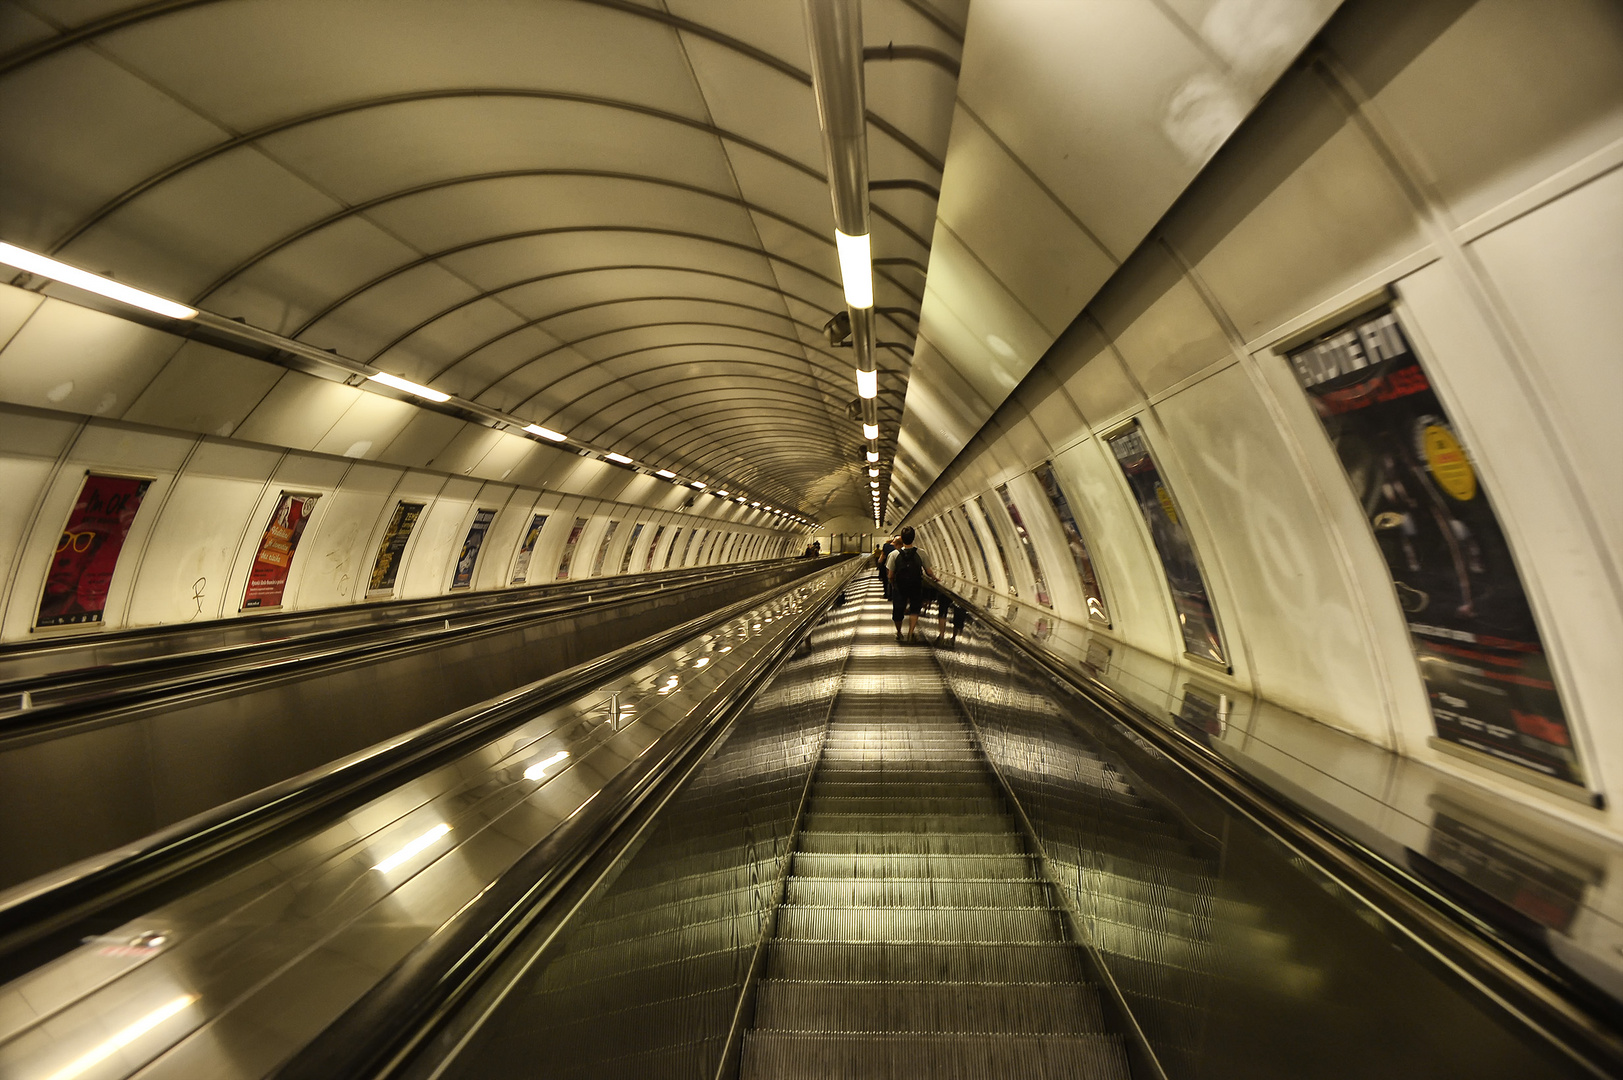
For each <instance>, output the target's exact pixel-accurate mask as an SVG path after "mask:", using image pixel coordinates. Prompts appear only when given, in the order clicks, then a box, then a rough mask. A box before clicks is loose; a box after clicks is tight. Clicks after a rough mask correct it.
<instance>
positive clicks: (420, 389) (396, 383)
mask: <svg viewBox="0 0 1623 1080" xmlns="http://www.w3.org/2000/svg"><path fill="white" fill-rule="evenodd" d="M367 378H368V379H371V380H372V381H373V382H380V383H382V384H383V385H384V386H392V387H394V388H395V389H396V390H404V391H405V392H406V393H408V394H416V395H417V396H418V397H420V398H427V399H428V400H429V401H450V400H451V395H450V394H442V393H440V392H439V391H438V390H433V389H430V388H429V387H426V386H424V385H422V384H421V383H414V382H412V381H411V380H410V379H402V378H401V377H400V376H398V375H390V374H389V373H388V372H387V371H380V372H378V373H377V374H376V375H368V376H367Z"/></svg>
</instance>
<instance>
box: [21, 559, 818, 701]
mask: <svg viewBox="0 0 1623 1080" xmlns="http://www.w3.org/2000/svg"><path fill="white" fill-rule="evenodd" d="M785 561H786V560H782V559H770V560H766V559H762V560H752V561H750V562H747V563H729V564H726V565H724V566H696V567H686V568H684V569H681V570H666V571H656V572H653V573H647V574H626V575H620V576H615V577H610V578H589V579H587V580H584V581H567V582H549V583H547V584H544V585H527V586H518V587H515V588H510V589H497V590H490V591H486V592H479V593H472V594H468V595H461V596H431V597H417V598H414V599H410V600H387V601H379V602H364V603H359V604H349V605H345V606H342V607H331V608H318V609H314V610H310V611H283V612H273V613H270V614H266V615H254V614H245V615H242V616H240V617H237V618H230V619H209V620H206V621H204V622H193V623H164V624H160V625H157V626H140V627H133V628H130V629H127V630H112V631H106V632H101V633H96V634H94V635H85V636H77V637H63V638H56V639H44V640H38V641H21V642H11V643H8V644H6V645H0V671H4V670H5V669H6V668H7V667H8V666H10V667H16V666H20V665H24V664H26V663H27V662H28V661H29V660H30V659H31V658H34V657H40V656H50V655H52V654H67V655H73V654H76V653H83V654H92V653H95V652H97V651H99V650H105V649H108V648H109V647H111V648H113V649H116V648H117V647H118V646H120V645H124V644H141V643H144V642H148V641H151V642H153V644H154V646H159V645H161V644H162V641H163V639H165V638H169V639H171V640H175V639H185V638H193V637H199V638H201V637H205V636H208V635H211V634H219V635H222V636H227V637H229V636H231V635H232V634H234V633H249V632H252V631H265V632H266V633H265V635H264V636H262V637H257V638H251V639H245V640H241V641H231V642H228V643H226V644H223V645H210V646H209V647H208V649H207V651H208V652H209V653H210V654H213V655H222V654H226V653H229V652H233V651H238V650H251V649H256V648H262V647H267V646H271V647H274V646H279V645H284V644H288V643H294V642H300V641H316V640H320V639H321V638H322V637H323V636H325V635H337V634H346V633H364V632H368V631H372V630H375V629H377V627H378V626H379V625H380V624H386V625H389V626H405V625H418V624H425V623H431V622H440V621H442V620H444V619H459V618H466V617H468V616H469V615H473V616H478V615H480V614H485V613H488V612H492V611H500V610H504V609H507V608H513V607H522V606H527V605H532V604H536V603H546V602H549V601H555V600H567V599H571V598H574V597H576V596H579V595H581V594H583V593H584V594H586V595H588V596H593V597H595V596H597V595H598V594H602V595H605V596H607V595H609V593H610V592H611V591H613V590H623V589H627V588H645V587H647V586H649V585H671V584H684V583H687V582H690V581H694V580H708V579H710V578H714V577H727V576H736V575H739V574H746V573H751V572H753V571H755V570H758V569H763V568H766V567H769V566H781V565H783V564H784V562H785ZM301 623H306V624H309V626H310V629H308V630H302V629H296V628H295V629H292V630H290V631H289V632H287V633H282V634H276V633H275V630H276V628H277V627H279V626H284V625H286V626H292V627H297V626H298V624H301ZM200 651H201V650H183V651H181V652H178V653H177V652H175V651H173V648H172V647H165V651H164V652H162V653H156V654H154V655H151V656H140V657H131V658H129V659H125V660H115V661H111V662H107V663H97V664H94V665H81V666H77V667H70V666H64V667H57V668H53V669H52V670H50V671H45V672H40V673H38V674H32V675H20V676H10V677H5V676H0V696H4V695H8V694H16V693H20V692H22V691H24V690H35V689H38V688H41V687H44V686H48V685H50V684H52V683H55V682H58V681H63V680H68V679H71V678H73V677H74V676H79V675H84V674H86V673H88V672H93V671H99V670H106V669H109V668H123V667H125V666H126V665H130V666H134V665H140V664H145V663H163V662H169V661H173V660H176V659H180V660H185V659H187V658H194V657H196V656H197V655H198V654H199V652H200Z"/></svg>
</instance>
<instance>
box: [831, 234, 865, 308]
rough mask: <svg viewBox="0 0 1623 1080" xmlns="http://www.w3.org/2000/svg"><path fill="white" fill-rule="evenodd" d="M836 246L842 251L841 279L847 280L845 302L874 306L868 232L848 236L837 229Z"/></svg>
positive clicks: (862, 306) (860, 306) (835, 235)
mask: <svg viewBox="0 0 1623 1080" xmlns="http://www.w3.org/2000/svg"><path fill="white" fill-rule="evenodd" d="M834 246H835V247H836V248H838V249H839V252H840V279H841V280H842V281H844V282H845V302H846V303H847V304H850V305H851V306H852V307H854V308H871V307H873V261H872V252H871V248H870V246H869V243H868V234H867V233H863V234H862V235H861V236H847V235H846V234H845V233H843V232H841V231H840V230H838V229H835V230H834Z"/></svg>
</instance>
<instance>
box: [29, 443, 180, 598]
mask: <svg viewBox="0 0 1623 1080" xmlns="http://www.w3.org/2000/svg"><path fill="white" fill-rule="evenodd" d="M151 484H152V481H151V480H135V479H132V478H130V477H127V476H97V475H96V474H94V473H90V474H89V475H87V476H86V477H85V482H84V486H83V487H81V488H80V489H79V500H78V502H75V503H74V504H73V512H72V513H70V514H69V515H68V523H67V525H66V526H65V527H64V528H63V529H62V538H61V539H60V540H58V541H57V542H56V557H55V558H53V559H52V560H51V569H50V572H49V573H48V574H47V575H46V577H45V594H44V595H43V596H41V597H40V598H39V616H38V617H37V618H36V619H35V620H34V625H35V626H39V627H44V626H72V625H75V624H78V623H97V622H101V617H102V612H103V611H105V610H106V608H107V587H108V586H109V585H110V584H111V583H112V580H113V570H114V569H115V568H116V567H117V566H118V556H119V553H120V552H121V551H123V550H124V538H125V537H126V536H128V535H129V532H130V525H131V524H132V523H133V522H134V521H135V513H136V511H137V510H139V509H141V499H142V498H143V497H144V496H145V495H146V493H147V488H148V487H149V486H151Z"/></svg>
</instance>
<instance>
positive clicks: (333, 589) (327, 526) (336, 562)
mask: <svg viewBox="0 0 1623 1080" xmlns="http://www.w3.org/2000/svg"><path fill="white" fill-rule="evenodd" d="M400 478H401V472H400V470H399V469H391V468H388V467H385V466H379V465H369V464H365V463H362V462H357V463H355V464H353V465H351V466H350V467H349V468H348V469H347V471H346V472H345V473H344V476H343V479H342V480H341V481H340V482H339V485H338V490H337V491H335V492H333V493H332V494H330V495H328V496H327V497H326V499H325V502H326V503H327V505H326V506H325V507H324V508H323V509H322V513H321V518H320V520H318V521H315V522H312V523H311V530H310V531H309V532H307V533H306V535H305V537H304V539H303V541H302V542H301V543H300V545H299V556H298V559H300V560H303V566H302V567H301V572H300V575H299V588H298V591H297V592H296V593H295V592H293V591H292V590H291V589H290V590H289V596H291V597H293V603H294V606H297V607H299V608H320V607H332V606H334V605H337V604H348V603H351V602H354V601H358V600H362V599H364V598H365V596H366V576H367V575H368V574H369V573H370V572H371V570H372V566H371V562H370V560H371V558H372V557H373V555H374V554H375V552H374V551H371V550H369V549H368V548H367V541H368V540H369V539H370V538H371V537H372V535H373V534H374V532H375V531H377V530H378V529H380V528H382V527H384V526H385V525H386V524H387V515H388V514H390V513H392V512H393V511H394V503H393V502H392V501H391V500H390V499H389V495H390V493H391V492H393V491H394V489H395V485H396V484H398V483H399V481H400ZM380 519H382V520H381V521H380ZM312 534H313V535H312ZM295 561H297V560H295Z"/></svg>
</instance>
